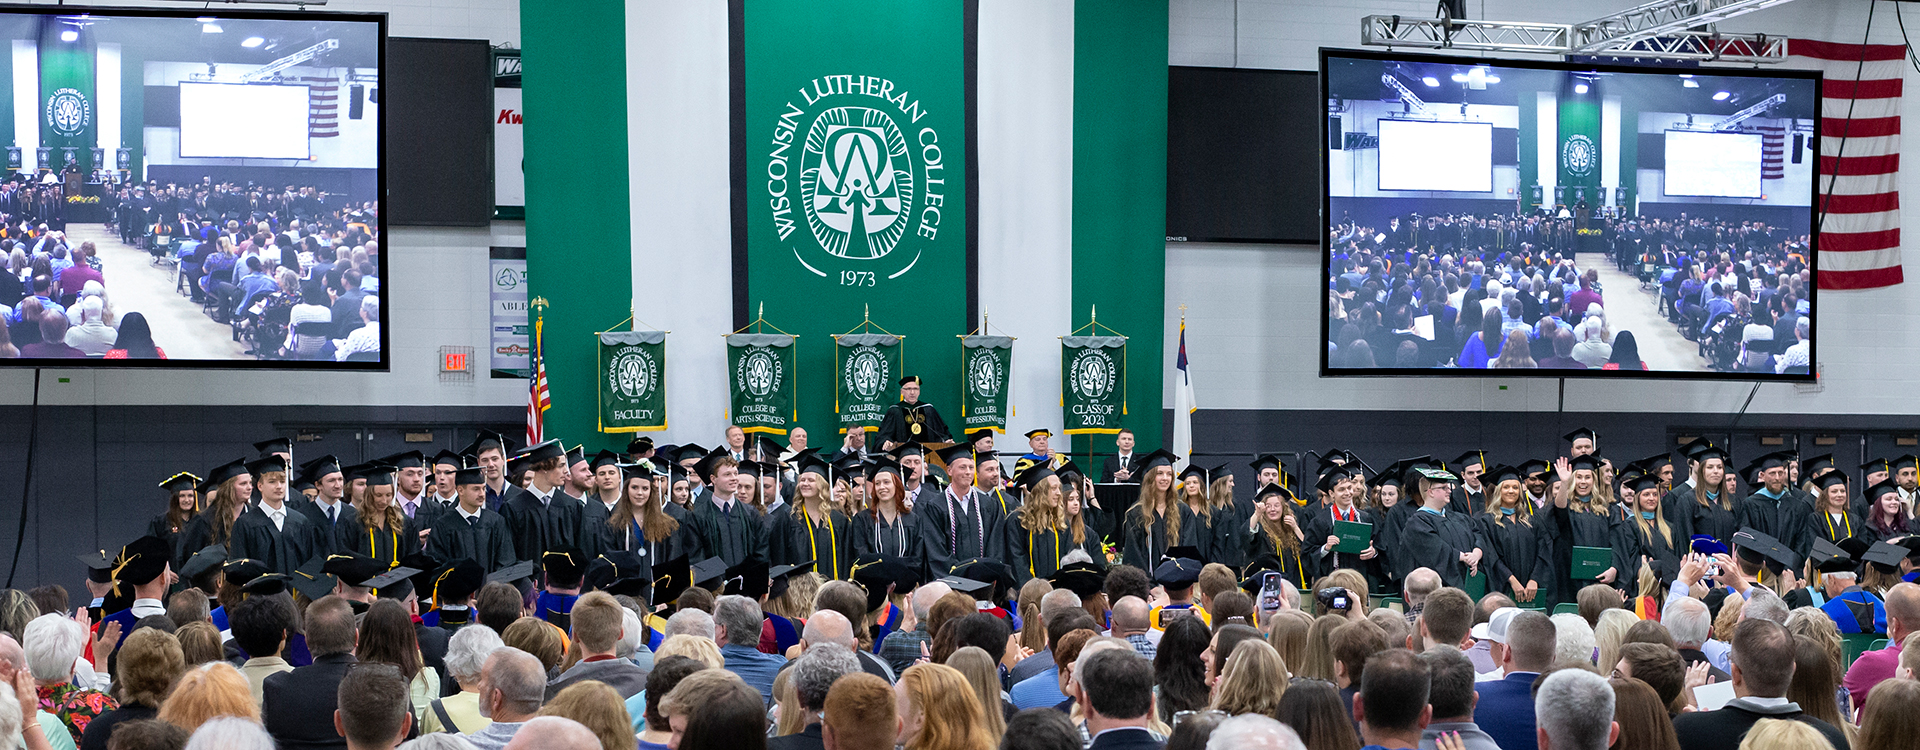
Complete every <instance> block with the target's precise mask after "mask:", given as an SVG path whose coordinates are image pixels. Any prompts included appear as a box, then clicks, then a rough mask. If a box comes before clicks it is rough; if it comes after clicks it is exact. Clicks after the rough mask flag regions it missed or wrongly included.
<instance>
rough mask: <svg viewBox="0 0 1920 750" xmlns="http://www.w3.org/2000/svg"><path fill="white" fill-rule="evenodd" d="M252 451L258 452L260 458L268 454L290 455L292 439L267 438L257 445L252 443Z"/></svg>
mask: <svg viewBox="0 0 1920 750" xmlns="http://www.w3.org/2000/svg"><path fill="white" fill-rule="evenodd" d="M253 449H254V450H256V451H259V452H260V455H262V456H264V455H267V454H269V453H292V452H293V438H283V437H277V438H268V439H266V440H262V441H260V442H258V443H254V444H253Z"/></svg>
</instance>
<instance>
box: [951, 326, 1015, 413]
mask: <svg viewBox="0 0 1920 750" xmlns="http://www.w3.org/2000/svg"><path fill="white" fill-rule="evenodd" d="M1012 372H1013V337H1012V336H961V337H960V425H959V429H958V430H957V431H956V432H955V434H964V433H969V432H973V431H974V430H979V429H990V430H994V431H995V432H1006V431H1007V418H1008V417H1010V416H1012V413H1011V411H1012V409H1011V406H1012V403H1011V402H1012V398H1011V396H1010V394H1009V390H1010V389H1009V386H1011V385H1012V384H1013V379H1012V375H1011V373H1012Z"/></svg>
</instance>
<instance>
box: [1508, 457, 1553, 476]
mask: <svg viewBox="0 0 1920 750" xmlns="http://www.w3.org/2000/svg"><path fill="white" fill-rule="evenodd" d="M1514 468H1517V469H1519V470H1520V475H1521V476H1523V477H1531V476H1534V475H1536V474H1539V473H1541V472H1548V471H1553V464H1550V463H1547V461H1546V459H1542V458H1529V459H1527V460H1525V461H1521V462H1520V465H1519V466H1517V467H1514Z"/></svg>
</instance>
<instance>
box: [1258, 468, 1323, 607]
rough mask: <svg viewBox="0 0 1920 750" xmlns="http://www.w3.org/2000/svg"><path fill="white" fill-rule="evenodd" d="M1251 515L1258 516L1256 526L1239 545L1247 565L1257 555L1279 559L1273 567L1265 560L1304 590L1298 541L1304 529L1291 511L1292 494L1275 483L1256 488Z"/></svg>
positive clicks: (1304, 571) (1304, 567) (1305, 572)
mask: <svg viewBox="0 0 1920 750" xmlns="http://www.w3.org/2000/svg"><path fill="white" fill-rule="evenodd" d="M1253 501H1254V517H1255V518H1257V519H1259V524H1260V528H1259V529H1258V530H1256V531H1254V532H1253V533H1252V534H1249V535H1248V536H1247V543H1246V546H1245V547H1244V548H1243V551H1244V553H1245V557H1246V559H1247V561H1248V564H1249V565H1254V564H1257V563H1260V562H1261V558H1262V557H1263V556H1266V555H1272V556H1273V558H1274V559H1275V560H1278V561H1279V566H1278V567H1277V568H1275V567H1272V566H1271V563H1269V569H1271V570H1277V571H1278V572H1279V573H1280V577H1281V578H1282V579H1284V580H1286V581H1289V582H1291V583H1293V584H1295V585H1296V586H1299V587H1300V589H1299V590H1301V591H1305V590H1307V577H1308V574H1307V566H1306V561H1305V558H1302V557H1301V556H1300V546H1301V545H1300V542H1301V539H1302V537H1303V536H1305V534H1304V532H1302V531H1301V530H1300V522H1299V520H1298V519H1297V518H1295V517H1294V514H1293V493H1292V492H1289V491H1287V488H1285V487H1281V486H1280V485H1277V484H1269V485H1267V486H1265V487H1261V488H1260V492H1259V494H1256V495H1255V496H1254V498H1253Z"/></svg>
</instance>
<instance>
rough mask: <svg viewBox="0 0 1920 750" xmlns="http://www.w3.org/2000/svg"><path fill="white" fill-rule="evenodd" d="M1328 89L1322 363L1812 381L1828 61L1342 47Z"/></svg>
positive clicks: (1323, 60) (1329, 367)
mask: <svg viewBox="0 0 1920 750" xmlns="http://www.w3.org/2000/svg"><path fill="white" fill-rule="evenodd" d="M1320 87H1321V89H1320V95H1321V99H1322V100H1324V101H1325V102H1326V106H1327V117H1326V125H1325V130H1324V131H1323V133H1322V136H1323V137H1322V138H1321V155H1322V176H1323V179H1324V187H1325V192H1324V196H1325V198H1324V200H1325V203H1324V205H1323V216H1324V218H1325V220H1326V230H1327V231H1326V233H1325V235H1324V237H1325V239H1324V241H1323V244H1322V250H1323V253H1322V257H1323V266H1322V271H1323V276H1322V278H1324V279H1326V295H1327V297H1326V300H1325V302H1326V304H1325V305H1324V307H1323V308H1322V310H1323V312H1322V315H1321V332H1322V334H1323V337H1324V339H1325V340H1324V344H1325V346H1324V348H1323V349H1322V350H1321V354H1320V358H1321V359H1320V363H1321V374H1322V375H1328V376H1355V375H1362V376H1364V375H1404V376H1422V375H1440V376H1466V377H1486V376H1497V377H1510V376H1522V377H1525V376H1532V377H1555V378H1561V377H1601V378H1632V377H1643V378H1644V377H1671V378H1721V379H1730V380H1811V379H1813V378H1814V377H1815V375H1814V373H1816V372H1817V371H1818V369H1817V368H1818V360H1817V359H1815V357H1814V351H1815V350H1814V336H1813V332H1814V330H1815V326H1814V325H1813V322H1814V315H1815V310H1816V309H1817V305H1816V304H1815V293H1814V278H1813V276H1814V273H1815V271H1816V269H1815V267H1814V266H1815V265H1816V257H1817V256H1816V252H1815V246H1816V244H1817V241H1818V238H1817V237H1816V236H1815V233H1814V231H1813V229H1812V228H1813V227H1814V226H1815V225H1816V223H1817V216H1816V214H1817V213H1818V209H1819V207H1818V206H1817V205H1815V203H1816V201H1815V200H1814V195H1815V185H1816V184H1817V180H1818V179H1819V175H1820V166H1821V163H1820V149H1821V145H1822V144H1821V139H1820V138H1819V137H1818V135H1817V131H1818V126H1817V123H1818V122H1819V118H1820V94H1819V92H1820V78H1819V74H1818V73H1816V72H1811V71H1798V70H1784V69H1771V68H1770V69H1765V70H1746V69H1739V70H1736V69H1728V68H1710V67H1701V66H1695V65H1688V66H1673V67H1664V66H1663V67H1650V66H1624V65H1598V64H1590V63H1582V62H1541V61H1509V60H1489V59H1483V58H1464V57H1447V56H1438V55H1414V54H1404V53H1394V52H1370V51H1367V52H1363V51H1352V50H1332V49H1327V50H1322V51H1321V55H1320ZM1826 145H1827V146H1828V147H1829V148H1832V147H1833V145H1834V144H1832V143H1828V144H1826Z"/></svg>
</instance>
